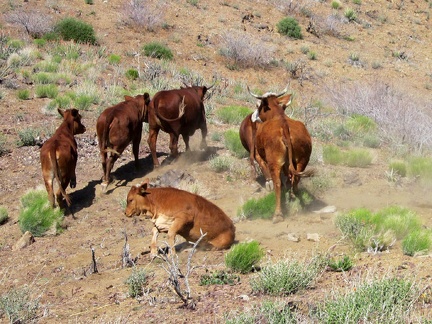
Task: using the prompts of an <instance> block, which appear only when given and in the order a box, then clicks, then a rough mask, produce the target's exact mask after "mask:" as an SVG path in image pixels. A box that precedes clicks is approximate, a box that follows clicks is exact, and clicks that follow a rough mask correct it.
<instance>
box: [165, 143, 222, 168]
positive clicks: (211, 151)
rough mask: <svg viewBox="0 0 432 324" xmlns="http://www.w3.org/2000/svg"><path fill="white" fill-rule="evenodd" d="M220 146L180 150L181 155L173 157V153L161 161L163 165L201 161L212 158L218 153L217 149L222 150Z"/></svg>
mask: <svg viewBox="0 0 432 324" xmlns="http://www.w3.org/2000/svg"><path fill="white" fill-rule="evenodd" d="M220 149H221V148H220V147H215V146H207V148H206V149H205V150H191V151H187V152H179V155H178V156H177V157H175V158H173V157H172V156H171V155H167V157H166V158H165V159H164V160H163V161H162V162H161V165H162V166H165V165H170V164H173V163H179V164H181V163H187V164H191V163H199V162H205V161H208V160H210V159H211V158H212V157H213V156H215V155H217V151H218V150H220Z"/></svg>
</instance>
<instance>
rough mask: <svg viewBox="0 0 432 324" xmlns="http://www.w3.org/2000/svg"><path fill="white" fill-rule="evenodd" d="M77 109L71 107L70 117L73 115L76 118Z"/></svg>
mask: <svg viewBox="0 0 432 324" xmlns="http://www.w3.org/2000/svg"><path fill="white" fill-rule="evenodd" d="M78 113H79V112H78V109H71V114H72V117H74V118H76V117H78Z"/></svg>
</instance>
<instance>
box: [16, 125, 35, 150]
mask: <svg viewBox="0 0 432 324" xmlns="http://www.w3.org/2000/svg"><path fill="white" fill-rule="evenodd" d="M39 134H40V130H39V129H36V128H25V129H23V130H20V131H19V132H18V137H19V140H18V142H17V145H18V146H34V145H36V138H37V137H38V136H39Z"/></svg>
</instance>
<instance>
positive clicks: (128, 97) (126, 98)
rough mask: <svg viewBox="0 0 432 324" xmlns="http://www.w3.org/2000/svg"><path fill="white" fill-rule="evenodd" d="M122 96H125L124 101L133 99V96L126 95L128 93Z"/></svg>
mask: <svg viewBox="0 0 432 324" xmlns="http://www.w3.org/2000/svg"><path fill="white" fill-rule="evenodd" d="M124 98H125V100H126V101H129V100H132V99H134V97H131V96H128V95H125V96H124Z"/></svg>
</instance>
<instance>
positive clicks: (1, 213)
mask: <svg viewBox="0 0 432 324" xmlns="http://www.w3.org/2000/svg"><path fill="white" fill-rule="evenodd" d="M8 219H9V213H8V211H7V209H6V207H3V206H0V225H3V224H4V223H6V222H7V221H8Z"/></svg>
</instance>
